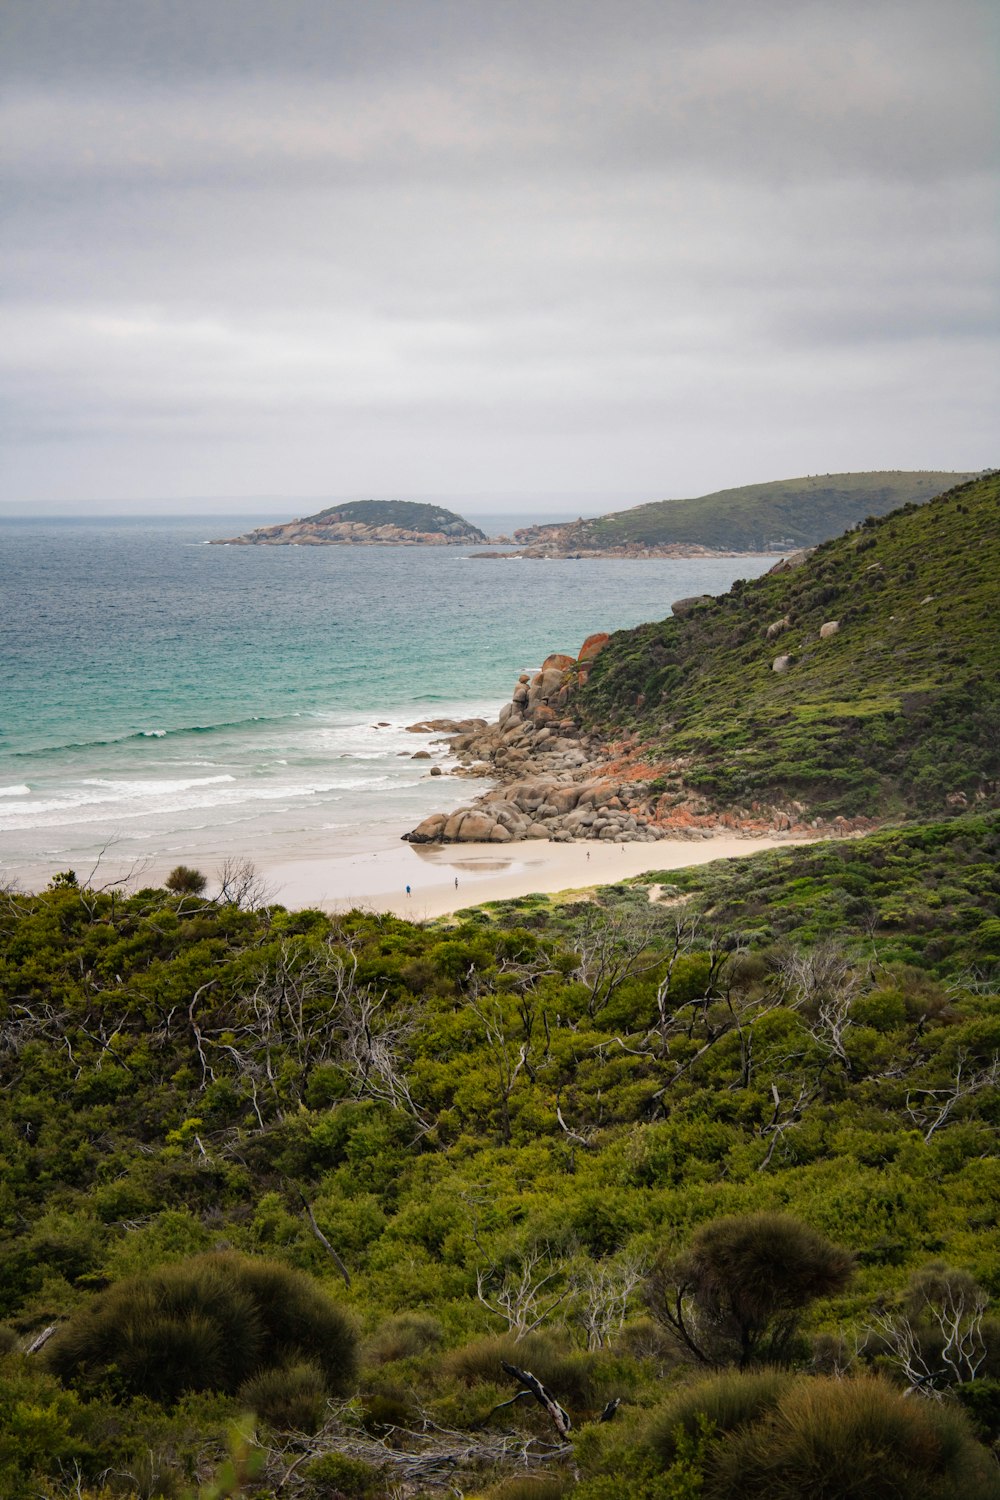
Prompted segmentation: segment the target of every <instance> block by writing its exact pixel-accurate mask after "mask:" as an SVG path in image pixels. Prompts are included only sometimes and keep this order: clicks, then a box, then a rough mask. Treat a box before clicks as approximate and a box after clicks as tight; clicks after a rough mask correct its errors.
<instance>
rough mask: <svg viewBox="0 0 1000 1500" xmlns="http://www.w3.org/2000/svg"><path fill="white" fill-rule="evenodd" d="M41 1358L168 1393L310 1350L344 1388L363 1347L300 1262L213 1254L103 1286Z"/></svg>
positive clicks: (71, 1380) (142, 1391) (215, 1385)
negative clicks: (286, 1263)
mask: <svg viewBox="0 0 1000 1500" xmlns="http://www.w3.org/2000/svg"><path fill="white" fill-rule="evenodd" d="M44 1358H45V1361H46V1363H47V1365H48V1367H49V1368H50V1369H51V1370H52V1371H53V1372H54V1373H55V1374H57V1375H58V1376H59V1377H60V1379H61V1380H63V1381H64V1382H66V1383H67V1384H72V1385H79V1386H83V1387H93V1386H106V1387H108V1388H109V1389H110V1390H111V1392H113V1393H114V1394H116V1395H119V1396H136V1395H144V1396H150V1397H152V1398H153V1399H154V1400H156V1401H160V1402H164V1403H171V1402H174V1401H176V1400H177V1398H178V1397H179V1396H180V1395H181V1394H182V1393H183V1392H184V1391H207V1390H217V1391H224V1392H230V1393H231V1392H235V1391H236V1390H238V1389H239V1387H240V1386H241V1385H242V1384H243V1382H244V1381H246V1380H248V1379H250V1378H252V1377H253V1376H255V1375H257V1374H258V1373H259V1372H260V1371H262V1370H266V1369H269V1368H272V1367H274V1366H276V1365H278V1366H281V1365H284V1364H286V1363H288V1362H289V1361H292V1362H295V1361H301V1360H303V1359H305V1360H311V1361H313V1362H314V1363H315V1364H316V1365H317V1366H318V1367H319V1369H320V1370H321V1371H322V1375H323V1378H324V1381H325V1384H326V1388H327V1389H328V1390H330V1391H336V1392H342V1391H344V1390H346V1389H347V1388H348V1387H349V1385H350V1382H351V1380H352V1378H353V1375H354V1371H355V1365H356V1348H355V1335H354V1332H353V1329H352V1327H351V1324H350V1322H349V1321H348V1319H347V1317H346V1316H345V1314H344V1313H343V1312H341V1310H340V1309H339V1308H338V1307H336V1306H335V1305H334V1304H333V1303H331V1302H329V1301H328V1300H327V1298H326V1297H325V1296H324V1294H323V1293H322V1292H321V1291H320V1289H319V1288H318V1287H317V1286H316V1285H315V1283H313V1282H312V1281H311V1280H310V1278H309V1277H308V1276H306V1275H304V1274H303V1273H302V1272H300V1271H294V1270H290V1269H289V1268H288V1267H285V1266H280V1265H278V1264H277V1263H276V1262H272V1261H255V1260H251V1259H249V1258H247V1257H244V1256H240V1255H235V1254H224V1255H211V1254H209V1255H196V1256H193V1257H191V1258H190V1259H188V1260H184V1261H178V1262H176V1263H175V1264H173V1265H167V1266H161V1267H159V1269H157V1270H155V1271H152V1272H149V1273H147V1274H145V1275H142V1276H135V1277H131V1278H129V1280H127V1281H122V1282H119V1283H117V1284H116V1285H115V1286H112V1287H109V1288H108V1289H107V1290H106V1291H104V1292H101V1293H99V1294H98V1295H97V1296H96V1297H94V1298H92V1299H91V1301H90V1302H89V1303H88V1304H86V1305H85V1306H84V1307H83V1308H82V1309H81V1310H80V1311H79V1312H78V1313H77V1314H76V1315H75V1316H74V1317H73V1318H71V1319H70V1321H69V1323H68V1324H67V1325H66V1326H65V1327H64V1328H63V1329H61V1330H60V1331H59V1333H57V1334H56V1335H55V1337H54V1338H53V1339H52V1340H51V1341H50V1342H49V1343H48V1344H47V1345H46V1347H45V1351H44Z"/></svg>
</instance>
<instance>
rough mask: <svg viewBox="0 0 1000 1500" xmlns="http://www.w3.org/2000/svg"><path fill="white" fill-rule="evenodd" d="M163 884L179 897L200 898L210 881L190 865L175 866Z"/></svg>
mask: <svg viewBox="0 0 1000 1500" xmlns="http://www.w3.org/2000/svg"><path fill="white" fill-rule="evenodd" d="M163 884H164V885H165V886H166V888H167V890H168V891H173V892H174V894H175V895H177V896H200V895H201V893H202V891H203V890H204V889H205V887H206V885H207V884H208V881H207V880H206V878H205V876H204V875H203V874H202V873H201V871H200V870H193V869H192V868H191V866H190V865H175V866H174V868H173V869H172V870H171V871H170V874H169V875H168V876H167V878H166V880H165V881H164V882H163Z"/></svg>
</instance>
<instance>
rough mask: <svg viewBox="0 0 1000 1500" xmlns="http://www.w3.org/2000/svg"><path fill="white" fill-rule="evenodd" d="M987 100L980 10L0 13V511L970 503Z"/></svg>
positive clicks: (996, 130)
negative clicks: (753, 486) (796, 494)
mask: <svg viewBox="0 0 1000 1500" xmlns="http://www.w3.org/2000/svg"><path fill="white" fill-rule="evenodd" d="M998 84H1000V7H997V6H996V4H995V0H949V3H948V4H947V5H944V4H942V3H941V0H836V3H834V0H821V3H810V0H753V3H747V0H742V3H740V0H724V3H721V0H162V3H161V0H3V3H2V4H0V143H2V144H0V166H2V173H3V186H2V194H3V196H2V202H3V209H2V225H0V244H2V260H0V264H2V278H0V284H2V300H0V406H2V413H3V416H2V421H3V438H2V458H0V507H2V508H3V510H4V512H5V513H8V514H9V513H12V512H17V511H21V512H26V513H33V512H36V511H44V510H46V509H48V510H57V511H61V512H62V513H67V514H70V513H85V512H88V511H89V512H94V511H98V510H116V509H117V510H134V511H136V512H138V513H141V512H143V511H149V512H153V511H156V512H158V513H162V512H164V511H169V510H175V511H177V512H178V513H184V512H188V511H197V510H198V509H199V508H205V509H211V510H216V511H218V510H219V509H220V508H229V507H234V508H240V509H244V510H245V509H247V508H248V502H249V508H250V509H254V508H256V509H258V510H262V511H263V510H269V509H274V511H275V514H276V516H277V517H278V518H281V515H282V510H281V497H283V496H295V497H296V498H297V500H298V501H299V502H301V501H302V500H304V499H305V498H308V497H314V498H316V499H317V500H320V499H322V500H329V499H331V498H338V499H340V498H364V497H368V496H378V497H388V496H393V495H398V496H403V497H413V496H428V497H430V496H433V497H434V498H438V499H442V500H444V501H446V502H451V503H453V505H454V508H455V509H458V510H463V509H464V510H465V511H468V512H474V511H475V510H476V509H481V510H496V509H497V507H498V503H501V502H503V503H507V502H509V503H510V505H511V508H517V509H520V510H522V511H524V510H529V511H531V510H533V509H534V510H537V511H538V513H539V515H543V514H545V513H547V512H549V511H552V512H555V511H561V512H564V511H565V510H566V508H567V506H569V507H570V508H572V506H573V504H574V503H575V502H576V501H577V500H578V499H579V500H581V503H582V500H583V498H585V499H586V500H587V501H588V502H590V504H589V506H588V507H587V508H589V509H591V510H592V511H597V510H607V509H613V508H615V504H616V502H617V503H618V504H634V503H637V502H638V501H640V500H654V499H663V498H671V497H679V496H686V495H699V494H705V493H708V492H710V491H712V490H716V489H719V488H722V487H727V486H732V485H739V484H750V483H756V482H759V481H764V480H768V479H780V478H788V477H793V476H796V475H802V474H814V473H826V472H838V471H845V470H863V469H890V468H905V469H919V468H934V469H947V470H972V469H980V468H984V467H992V466H994V465H996V464H997V463H998V462H1000V455H998V443H997V433H998V432H1000V420H998V414H1000V349H998V345H1000V339H998V331H1000V327H998V325H1000V296H998V285H1000V277H998V270H1000V251H998V244H1000V191H998V179H1000V170H998V168H1000V150H998V145H1000V117H998V110H997V99H998V97H1000V88H998ZM254 497H257V499H256V502H255V500H254ZM260 497H266V500H262V499H261V498H260ZM598 500H600V501H601V503H600V504H598V503H596V502H597V501H598ZM296 513H301V510H299V511H297V512H296Z"/></svg>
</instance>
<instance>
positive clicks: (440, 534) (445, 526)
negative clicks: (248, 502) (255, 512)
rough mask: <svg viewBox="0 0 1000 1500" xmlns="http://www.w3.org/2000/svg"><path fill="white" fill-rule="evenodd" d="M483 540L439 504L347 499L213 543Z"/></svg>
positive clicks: (366, 544) (318, 544) (443, 544)
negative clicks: (306, 514)
mask: <svg viewBox="0 0 1000 1500" xmlns="http://www.w3.org/2000/svg"><path fill="white" fill-rule="evenodd" d="M484 541H486V534H485V532H482V531H480V529H479V527H478V526H473V525H472V524H471V522H469V521H467V520H465V518H464V516H460V515H457V514H456V513H455V511H453V510H446V509H445V507H444V506H443V505H427V504H422V503H420V502H419V501H416V500H352V501H349V502H348V503H347V504H346V505H330V506H327V508H326V509H325V510H320V511H317V512H316V514H315V515H312V516H303V517H301V518H300V519H299V520H295V521H285V522H281V523H279V524H277V525H275V526H258V527H257V528H256V529H255V530H254V531H249V532H246V533H245V534H244V535H243V536H237V537H229V538H223V539H220V540H219V542H218V543H216V545H219V546H222V545H226V546H230V545H236V546H245V547H253V546H265V547H288V546H294V547H323V546H342V547H343V546H348V547H350V546H354V547H372V546H376V547H377V546H383V547H401V546H402V547H406V546H411V547H412V546H423V547H448V546H456V545H459V544H461V543H466V542H484Z"/></svg>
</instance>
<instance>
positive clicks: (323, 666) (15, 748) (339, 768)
mask: <svg viewBox="0 0 1000 1500" xmlns="http://www.w3.org/2000/svg"><path fill="white" fill-rule="evenodd" d="M473 519H474V520H475V521H476V523H477V524H478V525H480V526H482V527H483V529H484V530H488V531H490V532H491V533H498V532H501V531H503V532H510V531H511V530H512V529H513V528H514V527H515V526H517V525H524V524H527V523H528V522H529V521H530V520H531V519H533V518H531V517H526V516H513V515H507V516H491V517H473ZM259 524H262V518H261V517H259V516H256V517H242V518H241V517H234V516H226V517H222V518H207V519H192V518H190V517H185V518H183V519H142V520H140V519H131V518H130V519H125V520H123V519H121V518H114V519H93V520H73V521H67V520H27V519H25V520H4V521H0V600H2V607H3V620H4V627H3V649H2V663H0V665H2V676H0V878H3V879H5V880H11V879H13V880H16V881H17V882H18V883H19V884H20V886H21V888H23V889H29V890H30V889H37V888H39V887H40V886H42V885H44V884H45V883H46V882H47V881H48V880H49V879H50V878H51V877H52V875H53V874H54V873H56V872H57V871H62V870H66V869H74V870H75V871H76V872H77V874H78V876H79V877H80V878H93V880H94V883H95V884H99V883H101V880H102V879H103V878H105V877H107V878H109V879H110V878H112V877H117V876H118V875H120V874H122V873H124V872H126V871H131V872H132V874H133V878H135V879H139V878H140V877H142V875H143V874H144V872H147V871H148V872H149V878H150V879H153V878H156V879H162V876H163V873H164V872H165V871H166V870H168V869H169V868H170V867H171V866H172V865H174V864H177V863H182V862H183V863H185V864H193V865H196V866H198V867H199V868H201V869H203V870H205V871H206V873H209V872H211V871H213V870H215V869H217V868H218V866H219V865H220V864H221V862H222V861H223V860H225V859H227V858H249V859H251V860H253V861H254V862H255V863H259V864H260V865H262V866H267V865H268V864H273V863H274V862H275V861H277V860H280V859H286V858H289V857H294V856H299V855H309V854H314V853H315V854H322V853H330V852H331V851H336V850H342V849H345V848H350V847H352V846H353V847H360V846H361V845H362V844H364V843H366V842H367V843H371V842H372V841H375V842H379V841H381V842H382V843H383V844H384V843H387V842H389V841H392V840H398V839H399V837H400V835H401V834H402V833H403V832H405V831H406V830H407V829H408V828H411V827H412V826H413V825H414V824H415V823H416V822H418V821H419V820H420V819H421V818H422V817H424V816H426V815H427V814H428V813H430V812H433V811H437V810H442V809H444V808H446V807H448V806H457V805H458V804H459V803H461V802H464V801H467V800H468V799H469V798H470V797H471V796H473V795H474V794H475V793H476V792H477V791H478V790H481V789H482V788H481V786H480V785H479V784H478V783H474V782H473V783H470V782H469V781H467V780H461V781H459V780H454V779H449V778H447V777H431V776H430V774H429V770H430V766H429V763H428V761H427V760H425V759H417V760H415V759H413V755H414V752H416V751H418V750H425V749H426V750H430V752H431V755H432V757H433V760H437V761H439V762H440V763H441V764H442V765H443V766H445V768H447V764H448V762H447V758H446V756H445V752H444V747H443V746H441V745H435V744H433V743H432V737H430V736H427V735H415V734H412V733H409V732H407V725H410V724H412V723H414V722H415V721H419V720H421V719H426V718H428V717H435V718H437V717H467V716H472V715H482V716H485V717H491V716H493V715H495V713H496V711H497V709H498V708H499V707H500V706H501V704H503V703H504V702H506V701H507V700H508V699H509V697H510V694H511V690H512V689H513V687H514V685H515V683H516V680H517V677H518V674H519V673H520V672H522V671H526V670H531V669H532V668H535V667H537V666H538V665H539V664H540V662H541V661H542V659H543V658H544V657H545V656H547V655H548V654H549V653H550V652H552V651H568V652H570V653H573V654H575V652H576V651H577V650H578V649H579V647H580V645H581V644H582V642H583V640H584V639H585V637H586V636H587V635H589V634H591V633H592V632H593V631H596V630H608V631H613V630H616V629H620V628H622V627H624V626H629V625H635V624H638V623H639V622H641V621H643V620H650V619H657V618H661V617H662V616H663V615H665V614H666V613H668V611H669V608H670V604H671V601H672V600H674V599H676V598H679V597H682V596H684V595H687V594H695V593H719V592H722V591H724V590H725V589H727V588H728V587H729V585H730V583H731V582H732V581H733V579H734V578H736V577H753V576H756V575H757V574H758V573H760V572H762V571H763V570H764V569H765V568H767V567H768V566H769V565H770V563H771V562H772V561H773V559H771V558H767V557H761V558H745V557H743V558H717V559H703V558H692V559H677V560H674V559H672V560H665V559H664V560H654V561H646V562H624V561H616V560H598V559H595V560H586V561H573V562H569V561H567V562H541V561H530V560H525V561H493V560H489V561H488V560H470V558H469V557H468V553H469V552H470V551H471V550H474V549H471V548H467V547H454V548H452V547H449V548H428V549H426V550H425V549H418V548H365V547H359V548H346V547H209V546H206V545H204V544H205V542H206V541H207V540H208V539H210V538H214V537H219V536H233V535H237V534H239V533H240V532H243V531H247V530H249V529H251V527H253V526H254V525H259ZM95 870H96V872H97V873H96V875H95V874H94V872H95Z"/></svg>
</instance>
